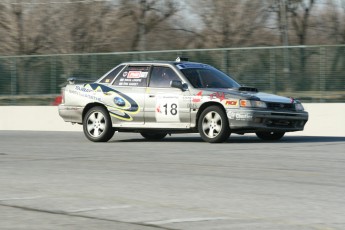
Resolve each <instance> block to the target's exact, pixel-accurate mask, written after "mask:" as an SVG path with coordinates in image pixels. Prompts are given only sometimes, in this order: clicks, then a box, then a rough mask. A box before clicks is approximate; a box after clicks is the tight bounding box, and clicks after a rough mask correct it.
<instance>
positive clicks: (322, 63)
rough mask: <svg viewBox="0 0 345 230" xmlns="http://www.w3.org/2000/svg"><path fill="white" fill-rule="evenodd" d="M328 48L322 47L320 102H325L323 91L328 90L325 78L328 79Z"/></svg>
mask: <svg viewBox="0 0 345 230" xmlns="http://www.w3.org/2000/svg"><path fill="white" fill-rule="evenodd" d="M326 61H327V59H326V48H325V47H320V76H319V81H320V83H319V84H320V92H319V93H320V96H319V102H325V99H324V98H322V94H323V92H325V91H326V86H325V83H326V82H325V79H326Z"/></svg>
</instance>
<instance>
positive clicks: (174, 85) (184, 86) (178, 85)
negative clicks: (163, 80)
mask: <svg viewBox="0 0 345 230" xmlns="http://www.w3.org/2000/svg"><path fill="white" fill-rule="evenodd" d="M170 86H171V87H172V88H178V89H180V90H182V91H187V90H188V85H187V84H186V83H182V81H178V80H172V81H171V82H170Z"/></svg>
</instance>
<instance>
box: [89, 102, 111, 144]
mask: <svg viewBox="0 0 345 230" xmlns="http://www.w3.org/2000/svg"><path fill="white" fill-rule="evenodd" d="M83 130H84V134H85V136H86V138H87V139H89V140H90V141H94V142H107V141H109V140H110V139H111V138H112V136H113V135H114V133H115V130H114V129H113V127H112V125H111V119H110V116H109V112H108V111H107V110H106V109H105V108H104V107H101V106H95V107H92V108H91V109H90V110H89V111H87V113H86V115H85V117H84V121H83Z"/></svg>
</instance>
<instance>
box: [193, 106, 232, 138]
mask: <svg viewBox="0 0 345 230" xmlns="http://www.w3.org/2000/svg"><path fill="white" fill-rule="evenodd" d="M198 130H199V133H200V136H201V138H202V139H203V140H204V141H206V142H209V143H220V142H224V141H225V140H226V139H228V138H229V136H230V127H229V122H228V118H227V116H226V114H225V112H224V110H223V109H221V108H220V107H219V106H210V107H208V108H206V109H205V110H204V111H203V112H202V113H201V115H200V118H199V121H198Z"/></svg>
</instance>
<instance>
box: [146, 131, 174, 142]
mask: <svg viewBox="0 0 345 230" xmlns="http://www.w3.org/2000/svg"><path fill="white" fill-rule="evenodd" d="M140 134H141V136H143V137H144V138H145V139H146V140H150V141H159V140H162V139H163V138H164V137H166V135H168V134H167V133H155V132H151V133H149V132H142V133H140Z"/></svg>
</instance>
